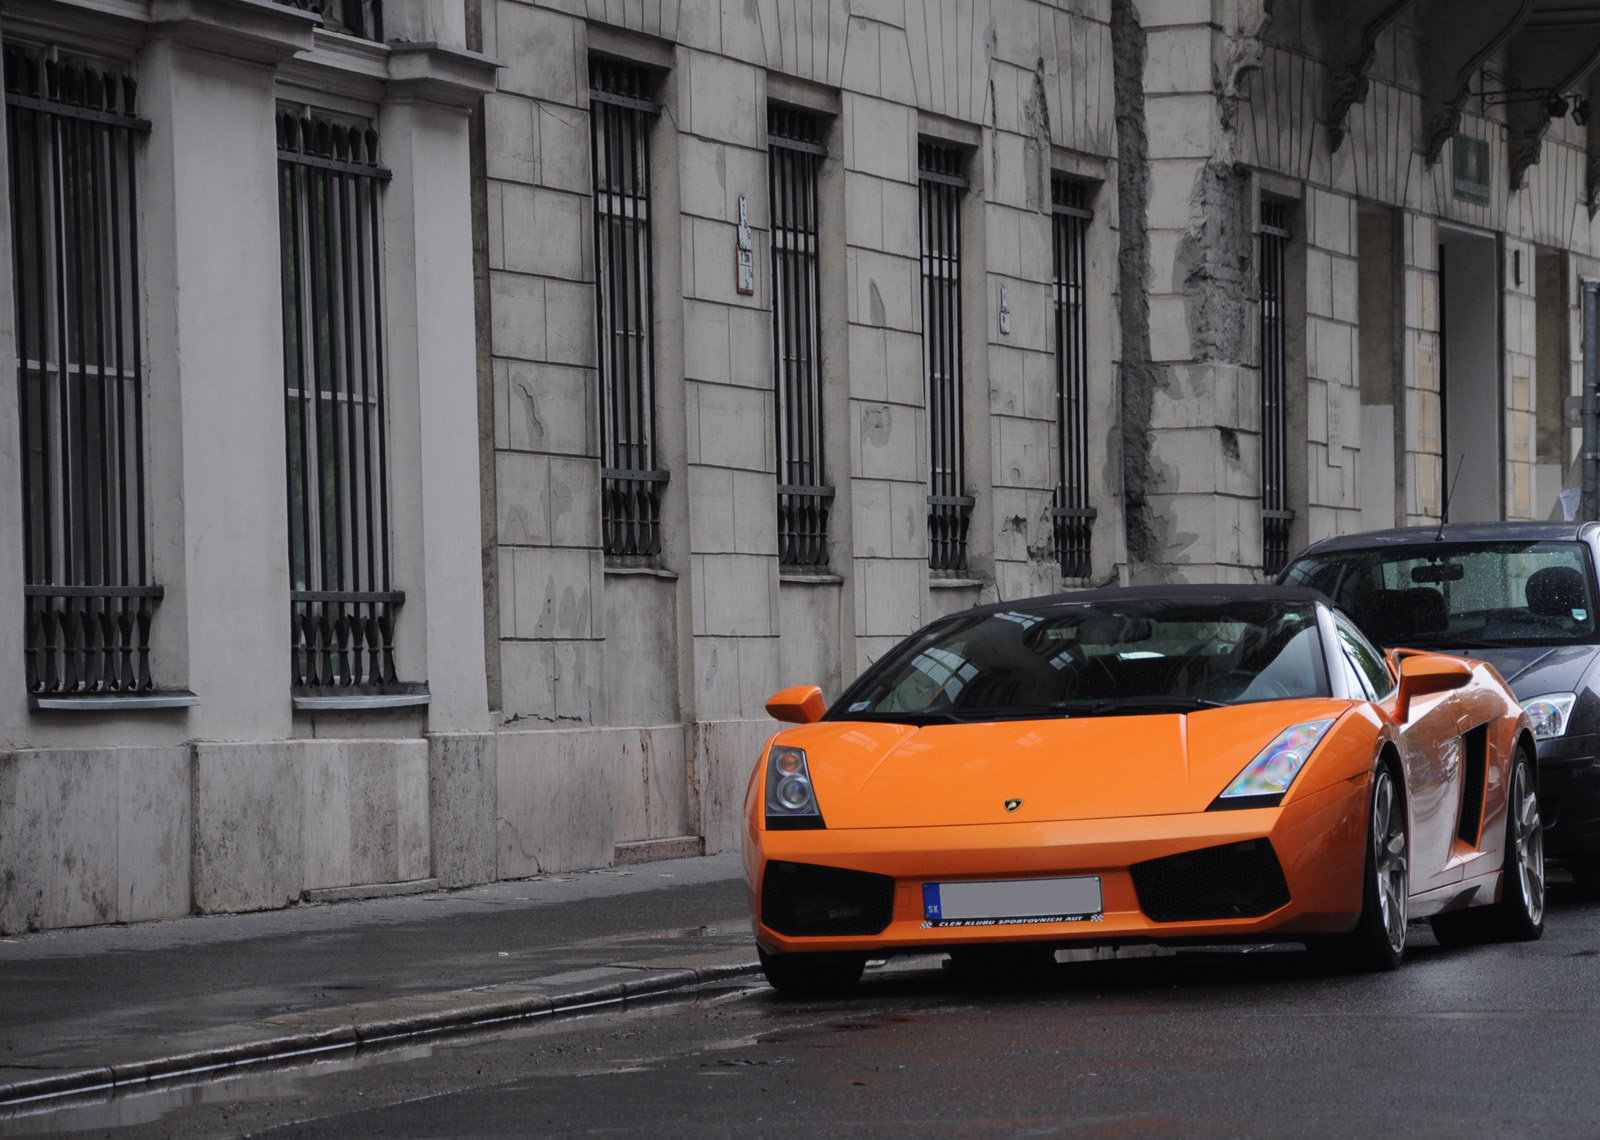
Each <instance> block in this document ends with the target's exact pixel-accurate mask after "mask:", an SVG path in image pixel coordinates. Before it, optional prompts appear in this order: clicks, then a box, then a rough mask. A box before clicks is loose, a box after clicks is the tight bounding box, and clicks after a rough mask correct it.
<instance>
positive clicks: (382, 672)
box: [278, 107, 405, 694]
mask: <svg viewBox="0 0 1600 1140" xmlns="http://www.w3.org/2000/svg"><path fill="white" fill-rule="evenodd" d="M388 180H389V172H388V171H387V170H385V169H384V168H383V167H382V166H381V165H380V164H379V161H378V135H377V132H376V131H374V130H373V129H372V128H371V126H370V125H369V124H367V123H365V122H352V121H349V120H344V119H336V118H334V117H332V116H330V115H327V114H324V113H321V112H315V111H312V110H310V109H307V108H288V107H285V108H282V109H280V111H279V113H278V208H279V234H280V239H281V244H282V275H283V347H284V351H283V360H284V409H285V427H286V438H287V443H288V447H287V449H286V467H285V470H286V474H287V485H288V490H289V576H290V594H289V598H290V627H291V633H290V662H291V668H290V679H291V684H292V685H293V687H294V689H295V690H296V691H297V692H301V693H307V694H319V693H327V692H329V691H334V690H336V691H339V692H341V693H362V692H371V693H381V692H384V691H385V690H388V689H391V688H392V687H394V686H396V685H397V684H398V679H397V677H396V674H395V662H394V633H395V620H396V616H397V611H398V610H399V608H400V605H401V604H402V603H403V602H404V601H405V595H404V594H402V593H401V592H399V591H397V590H395V589H394V588H393V585H392V583H391V579H390V569H391V567H390V558H389V481H388V463H389V457H388V440H387V424H386V419H387V398H386V394H385V383H386V380H385V374H384V345H385V341H384V329H383V301H382V290H381V285H380V283H381V281H382V278H383V266H382V242H381V238H380V209H381V190H382V186H383V184H384V183H385V182H387V181H388Z"/></svg>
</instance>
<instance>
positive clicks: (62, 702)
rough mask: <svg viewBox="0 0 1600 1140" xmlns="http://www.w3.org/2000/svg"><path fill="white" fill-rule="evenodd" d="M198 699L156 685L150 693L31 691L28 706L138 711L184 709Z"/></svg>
mask: <svg viewBox="0 0 1600 1140" xmlns="http://www.w3.org/2000/svg"><path fill="white" fill-rule="evenodd" d="M199 703H200V698H199V697H197V696H195V695H194V694H193V693H191V692H189V690H187V689H158V690H156V691H155V692H150V693H83V694H79V695H73V694H70V693H62V694H60V695H58V696H52V695H44V696H41V695H39V694H37V693H31V694H29V696H28V707H29V708H30V709H33V710H34V711H35V712H112V713H121V712H137V711H139V710H140V709H186V708H193V707H194V706H195V705H197V704H199Z"/></svg>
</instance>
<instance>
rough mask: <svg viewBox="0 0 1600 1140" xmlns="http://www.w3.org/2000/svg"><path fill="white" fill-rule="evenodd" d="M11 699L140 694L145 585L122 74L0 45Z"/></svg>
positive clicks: (133, 90) (131, 162) (139, 343)
mask: <svg viewBox="0 0 1600 1140" xmlns="http://www.w3.org/2000/svg"><path fill="white" fill-rule="evenodd" d="M4 68H5V92H6V128H7V130H6V135H7V140H8V153H9V159H10V194H11V240H12V271H13V275H14V276H13V281H14V286H15V290H16V322H17V326H16V327H17V364H18V367H17V400H18V411H19V413H20V414H19V417H18V418H19V420H20V424H21V441H20V442H21V447H22V472H21V476H22V478H21V490H22V542H23V564H24V567H25V577H24V582H23V596H24V598H25V608H26V616H25V619H24V626H25V631H26V634H25V653H26V678H27V686H28V692H29V693H30V694H33V695H35V696H48V695H63V696H66V695H95V694H113V693H144V692H148V691H150V690H151V689H153V688H154V685H153V682H152V679H151V675H150V626H151V620H152V616H153V613H154V610H155V606H156V603H157V602H159V601H160V599H161V597H162V589H161V587H160V586H157V585H154V584H152V583H151V581H150V571H149V556H148V550H147V538H146V522H145V485H144V478H145V476H144V363H143V359H142V348H143V328H142V322H141V318H140V311H139V235H138V223H139V205H138V181H137V176H136V162H137V151H138V146H139V140H140V139H141V138H142V137H143V136H144V135H146V134H148V133H149V131H150V124H149V123H148V122H146V121H145V120H144V119H141V118H139V117H138V116H137V115H136V114H135V112H134V101H135V96H136V94H137V87H136V85H135V83H134V81H133V80H132V79H131V78H129V77H128V76H125V75H120V74H117V73H116V72H114V71H111V70H105V69H102V68H99V67H96V66H91V65H89V64H87V63H85V62H83V61H81V60H76V59H65V58H53V57H51V56H50V53H48V52H43V51H34V50H30V49H27V48H22V47H19V46H10V47H7V48H6V50H5V56H4Z"/></svg>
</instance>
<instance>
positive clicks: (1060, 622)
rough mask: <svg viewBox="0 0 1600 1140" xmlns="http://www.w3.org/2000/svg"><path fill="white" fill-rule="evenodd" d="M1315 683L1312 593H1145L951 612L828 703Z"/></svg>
mask: <svg viewBox="0 0 1600 1140" xmlns="http://www.w3.org/2000/svg"><path fill="white" fill-rule="evenodd" d="M1327 695H1328V680H1327V671H1326V667H1325V665H1324V662H1323V656H1322V642H1321V639H1320V637H1319V636H1318V632H1317V618H1316V607H1315V606H1314V605H1313V604H1311V603H1309V602H1298V601H1296V602H1289V603H1284V602H1278V601H1275V600H1247V601H1239V600H1234V599H1227V600H1220V599H1219V600H1212V599H1203V600H1199V601H1194V600H1183V601H1171V600H1159V599H1157V600H1137V601H1129V602H1117V603H1107V602H1099V603H1094V604H1072V603H1061V604H1057V605H1051V606H1041V607H1029V608H1027V609H1017V610H1002V611H1000V612H998V613H980V614H963V615H957V616H956V617H953V618H950V619H948V620H946V621H942V622H938V623H936V624H934V625H932V626H930V627H928V628H927V629H925V630H923V631H922V633H920V634H918V635H917V636H916V637H914V638H912V639H911V640H910V641H908V642H907V643H906V644H904V645H902V646H900V647H899V648H898V649H896V650H895V652H893V653H891V654H889V655H888V656H887V657H885V658H884V659H883V660H881V661H879V662H878V663H877V664H875V665H874V666H873V667H872V668H871V669H869V670H868V671H867V672H866V673H865V674H864V675H863V676H862V677H861V679H860V680H859V681H857V682H856V683H855V684H854V685H853V686H851V687H850V689H849V690H848V691H847V692H846V693H845V694H844V696H843V697H841V698H840V700H839V703H838V704H837V705H836V706H834V708H833V709H832V710H830V711H829V714H828V715H829V719H833V720H888V721H899V722H906V723H913V724H935V723H947V722H960V721H976V720H996V719H1011V718H1021V717H1060V716H1115V715H1126V714H1138V713H1152V712H1155V713H1160V712H1193V711H1195V710H1197V709H1203V708H1211V707H1216V706H1219V705H1229V704H1243V703H1246V702H1250V701H1269V700H1281V699H1283V698H1286V697H1317V696H1327Z"/></svg>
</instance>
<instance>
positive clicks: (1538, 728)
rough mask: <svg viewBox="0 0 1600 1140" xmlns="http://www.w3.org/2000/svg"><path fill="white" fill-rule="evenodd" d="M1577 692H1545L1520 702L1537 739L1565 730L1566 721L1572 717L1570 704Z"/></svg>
mask: <svg viewBox="0 0 1600 1140" xmlns="http://www.w3.org/2000/svg"><path fill="white" fill-rule="evenodd" d="M1577 700H1578V694H1577V693H1546V694H1545V695H1544V696H1542V697H1531V698H1529V699H1528V700H1525V701H1523V702H1522V707H1523V710H1524V711H1525V712H1527V714H1528V719H1529V720H1530V721H1532V722H1533V735H1534V738H1535V739H1537V740H1549V739H1550V738H1551V737H1555V736H1561V735H1563V734H1564V733H1565V732H1566V731H1567V721H1568V720H1569V719H1571V717H1572V706H1573V705H1574V704H1575V703H1576V702H1577Z"/></svg>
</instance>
